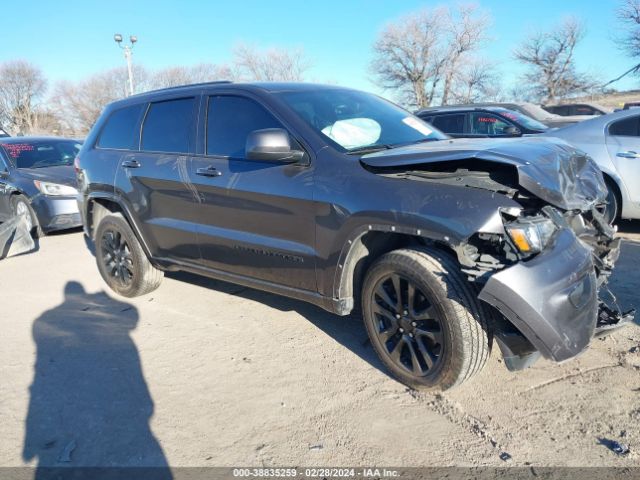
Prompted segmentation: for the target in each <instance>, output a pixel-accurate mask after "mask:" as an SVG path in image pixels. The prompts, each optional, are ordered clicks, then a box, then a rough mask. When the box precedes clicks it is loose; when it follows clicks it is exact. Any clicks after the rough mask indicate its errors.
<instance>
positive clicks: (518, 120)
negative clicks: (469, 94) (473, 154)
mask: <svg viewBox="0 0 640 480" xmlns="http://www.w3.org/2000/svg"><path fill="white" fill-rule="evenodd" d="M416 115H417V116H419V117H420V118H422V119H423V120H424V121H425V122H429V123H430V124H431V125H433V126H434V127H436V128H437V129H438V130H440V131H442V132H444V133H446V134H447V135H450V136H452V137H455V138H461V137H467V138H487V137H489V138H494V137H520V136H522V135H535V134H538V133H543V132H545V131H546V130H548V129H549V127H547V126H546V125H544V124H543V123H540V122H538V121H537V120H534V119H533V118H531V117H527V116H526V115H524V114H522V113H520V112H515V111H513V110H508V109H506V108H502V107H428V108H423V109H422V110H419V111H418V112H416Z"/></svg>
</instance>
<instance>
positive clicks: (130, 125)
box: [97, 104, 144, 150]
mask: <svg viewBox="0 0 640 480" xmlns="http://www.w3.org/2000/svg"><path fill="white" fill-rule="evenodd" d="M143 106H144V105H143V104H139V105H132V106H130V107H125V108H121V109H119V110H116V111H115V112H113V113H112V114H111V115H109V118H108V119H107V121H106V123H105V125H104V127H103V128H102V132H101V133H100V138H99V139H98V144H97V145H98V147H100V148H116V149H119V150H137V149H138V129H137V128H136V127H137V126H138V120H139V118H140V114H141V113H142V108H143Z"/></svg>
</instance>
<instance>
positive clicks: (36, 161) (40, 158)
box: [0, 140, 82, 168]
mask: <svg viewBox="0 0 640 480" xmlns="http://www.w3.org/2000/svg"><path fill="white" fill-rule="evenodd" d="M0 145H1V146H2V149H3V150H4V151H5V153H6V154H7V156H8V157H9V159H10V160H11V162H12V163H13V164H14V165H15V166H16V168H44V167H57V166H61V165H72V164H73V160H74V159H75V158H76V155H77V154H78V152H79V151H80V147H82V145H81V144H80V143H79V142H75V141H72V140H34V141H29V140H24V141H21V142H19V143H18V142H11V143H1V144H0Z"/></svg>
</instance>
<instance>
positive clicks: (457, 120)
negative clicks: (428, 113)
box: [431, 113, 464, 133]
mask: <svg viewBox="0 0 640 480" xmlns="http://www.w3.org/2000/svg"><path fill="white" fill-rule="evenodd" d="M431 125H433V126H434V127H436V128H437V129H438V130H441V131H443V132H444V133H464V113H457V114H455V115H438V116H436V117H433V120H432V121H431Z"/></svg>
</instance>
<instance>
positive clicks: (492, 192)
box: [76, 83, 631, 388]
mask: <svg viewBox="0 0 640 480" xmlns="http://www.w3.org/2000/svg"><path fill="white" fill-rule="evenodd" d="M76 169H77V174H78V184H79V189H80V195H79V204H80V211H81V213H82V217H83V221H84V227H85V232H86V234H87V235H89V236H90V237H91V238H93V239H94V240H95V251H96V261H97V265H98V269H99V271H100V274H101V275H102V277H103V278H104V280H105V282H106V283H107V284H108V285H109V286H110V287H111V288H112V289H113V290H114V291H116V292H118V293H119V294H122V295H124V296H129V297H133V296H137V295H142V294H145V293H148V292H150V291H152V290H153V289H155V288H157V287H158V286H159V284H160V281H161V279H162V276H163V272H164V271H173V270H186V271H190V272H195V273H198V274H202V275H206V276H210V277H213V278H218V279H222V280H226V281H230V282H234V283H238V284H243V285H246V286H249V287H253V288H259V289H263V290H267V291H270V292H274V293H278V294H282V295H286V296H289V297H293V298H297V299H301V300H305V301H308V302H311V303H314V304H316V305H319V306H320V307H322V308H324V309H326V310H329V311H331V312H334V313H336V314H339V315H347V314H349V313H350V312H352V311H353V310H354V308H356V305H358V306H359V307H360V308H361V311H362V316H363V318H364V323H365V326H366V329H367V332H368V334H369V336H370V339H371V343H372V345H373V347H374V349H375V350H376V352H377V353H378V354H379V355H380V358H381V359H382V361H383V362H384V364H385V365H386V366H387V367H388V369H389V370H390V371H391V372H392V373H393V374H394V375H395V376H396V377H398V378H399V379H400V380H402V381H403V382H405V383H406V384H407V385H410V386H412V387H438V388H449V387H452V386H454V385H456V384H458V383H460V382H462V381H464V380H466V379H467V378H469V377H471V376H472V375H473V374H474V373H475V372H477V371H478V370H480V369H481V368H482V366H483V365H484V363H485V361H486V360H487V358H488V356H489V352H490V348H491V345H492V342H493V340H494V339H495V340H497V343H498V345H499V346H500V349H501V351H502V353H503V356H504V358H505V363H506V365H507V366H508V367H509V368H510V369H519V368H524V367H525V366H527V365H530V364H531V363H532V362H533V361H535V359H537V358H538V357H539V356H540V355H543V356H545V357H547V358H551V359H553V360H556V361H561V360H565V359H567V358H570V357H573V356H575V355H577V354H578V353H579V352H581V351H582V350H583V349H584V348H586V346H587V345H588V344H589V341H590V339H591V338H592V336H593V335H594V334H595V333H596V332H597V331H601V330H602V329H604V328H609V327H610V326H611V325H619V324H621V323H622V322H623V321H624V320H629V319H630V317H631V316H630V315H626V316H621V314H620V313H619V312H616V311H614V310H613V309H611V308H609V307H607V306H605V305H604V304H601V302H600V300H599V299H598V289H599V287H600V286H601V285H602V284H604V283H605V282H606V279H607V277H608V275H609V274H610V272H611V269H612V268H613V262H614V261H615V258H616V255H617V253H618V249H619V240H614V239H613V234H614V230H613V229H612V228H611V227H610V226H609V225H608V224H606V222H604V221H603V220H602V215H601V214H600V213H599V208H600V207H601V206H602V202H603V201H604V198H605V196H606V186H605V184H604V181H603V179H602V174H601V173H600V171H599V169H598V167H597V166H596V165H595V164H594V163H593V162H592V161H591V160H590V159H589V158H587V157H585V156H584V155H583V154H581V153H580V152H578V151H576V150H575V149H573V148H572V147H570V146H569V145H568V144H566V143H563V142H561V141H554V140H547V139H543V138H527V139H510V140H500V139H497V140H487V139H483V140H478V141H474V140H469V139H463V140H451V139H449V138H448V137H447V136H446V135H444V134H442V133H441V132H439V131H437V130H435V129H434V128H433V127H431V126H430V125H428V124H427V123H425V122H423V121H422V120H420V119H419V118H417V117H415V116H413V115H411V114H410V113H408V112H407V111H405V110H403V109H401V108H400V107H398V106H396V105H394V104H392V103H390V102H387V101H385V100H383V99H381V98H379V97H376V96H374V95H370V94H367V93H363V92H358V91H354V90H349V89H344V88H339V87H329V86H318V85H308V84H278V83H274V84H231V83H215V84H202V85H192V86H186V87H177V88H172V89H168V90H161V91H156V92H151V93H147V94H142V95H137V96H133V97H130V98H127V99H125V100H122V101H118V102H116V103H113V104H111V105H110V106H108V107H107V108H106V110H105V111H104V112H103V114H102V116H101V117H100V119H99V120H98V122H97V123H96V125H95V127H94V128H93V130H92V131H91V133H90V134H89V136H88V138H87V139H86V142H85V144H84V146H83V148H82V150H81V152H80V154H79V157H78V161H77V162H76ZM578 179H579V180H578ZM599 312H600V315H599Z"/></svg>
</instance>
